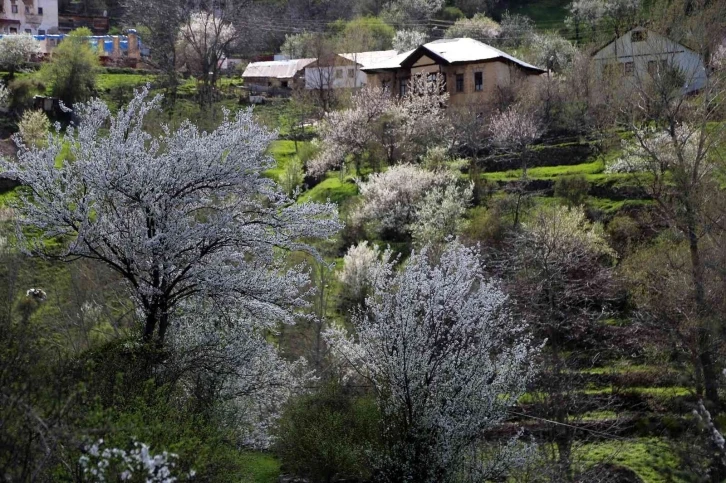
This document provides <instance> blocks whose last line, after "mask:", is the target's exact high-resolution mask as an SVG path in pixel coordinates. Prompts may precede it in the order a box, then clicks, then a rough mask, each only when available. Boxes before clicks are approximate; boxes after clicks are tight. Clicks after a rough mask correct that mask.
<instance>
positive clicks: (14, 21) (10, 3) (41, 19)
mask: <svg viewBox="0 0 726 483" xmlns="http://www.w3.org/2000/svg"><path fill="white" fill-rule="evenodd" d="M22 33H27V34H31V35H45V34H55V33H58V0H0V34H22Z"/></svg>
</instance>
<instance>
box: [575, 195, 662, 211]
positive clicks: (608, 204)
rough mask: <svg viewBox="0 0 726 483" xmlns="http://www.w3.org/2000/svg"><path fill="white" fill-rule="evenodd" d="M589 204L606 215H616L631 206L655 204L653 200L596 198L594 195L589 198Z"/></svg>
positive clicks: (641, 206)
mask: <svg viewBox="0 0 726 483" xmlns="http://www.w3.org/2000/svg"><path fill="white" fill-rule="evenodd" d="M587 204H588V206H590V207H591V208H594V209H596V210H598V211H602V212H603V213H604V214H606V215H616V214H617V213H619V212H620V211H622V210H624V209H629V208H643V207H645V206H650V205H652V204H653V202H652V201H651V200H611V199H609V198H595V197H593V196H591V197H589V198H588V199H587Z"/></svg>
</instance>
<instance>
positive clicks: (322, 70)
mask: <svg viewBox="0 0 726 483" xmlns="http://www.w3.org/2000/svg"><path fill="white" fill-rule="evenodd" d="M368 82H369V79H368V75H367V74H366V73H365V72H363V71H361V70H360V65H359V64H357V63H355V62H353V61H349V60H347V59H345V58H343V57H339V56H336V58H335V59H334V60H332V61H328V62H315V63H313V64H310V65H309V66H308V67H305V88H306V89H320V87H321V86H322V87H323V88H324V89H354V88H357V87H363V86H365V85H367V84H368Z"/></svg>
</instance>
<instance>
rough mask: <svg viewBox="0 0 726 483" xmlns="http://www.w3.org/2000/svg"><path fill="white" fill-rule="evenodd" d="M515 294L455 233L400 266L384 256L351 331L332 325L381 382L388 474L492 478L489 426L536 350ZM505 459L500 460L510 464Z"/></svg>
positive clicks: (340, 342)
mask: <svg viewBox="0 0 726 483" xmlns="http://www.w3.org/2000/svg"><path fill="white" fill-rule="evenodd" d="M506 299H507V297H506V296H505V295H504V294H503V293H502V292H501V290H500V289H499V288H498V286H497V283H496V282H494V281H490V280H487V279H486V278H485V277H484V275H483V272H482V268H481V266H480V264H479V261H478V259H477V257H476V255H475V253H474V251H473V250H472V249H469V248H466V247H464V246H463V245H461V244H459V243H458V242H453V243H451V244H450V245H448V247H447V248H446V250H445V251H444V252H443V253H442V255H441V257H440V263H438V264H434V263H432V262H431V261H430V257H429V253H428V250H427V249H423V250H422V251H420V252H415V253H413V254H412V256H411V258H410V260H409V261H408V263H407V264H406V265H405V266H404V267H403V268H402V269H401V271H399V272H395V271H394V266H393V264H392V263H390V262H381V270H380V271H379V272H378V275H377V277H376V280H375V283H374V290H373V293H372V295H371V296H370V297H369V299H368V302H367V306H368V307H367V310H366V311H363V312H359V313H357V314H356V315H355V316H354V317H353V334H351V335H348V334H346V332H345V331H344V330H343V329H331V330H329V331H328V332H327V334H326V336H327V339H328V341H329V343H330V344H331V346H332V347H333V350H334V351H335V353H336V354H338V355H339V356H340V357H342V358H343V359H344V360H345V361H347V362H348V363H349V364H350V366H351V367H352V368H353V369H354V370H355V371H356V372H357V373H358V374H359V375H360V376H361V377H363V378H364V379H365V380H367V381H368V382H369V383H370V384H371V385H372V386H373V388H374V390H375V393H376V395H377V397H378V401H379V405H380V408H381V411H382V413H383V419H384V421H385V427H384V430H383V440H384V447H385V449H384V450H383V452H382V454H379V455H377V458H376V464H377V466H378V470H379V471H380V472H381V473H382V474H383V475H384V477H385V481H416V482H420V483H433V482H438V483H441V482H450V481H484V480H487V479H488V478H490V477H492V476H493V474H492V473H491V471H492V467H491V466H489V465H487V464H486V461H483V457H482V455H481V453H480V450H481V449H482V447H481V446H480V444H481V443H482V442H483V439H482V438H483V433H484V432H485V431H486V430H487V429H492V428H493V427H495V426H496V425H497V424H498V423H500V422H501V421H503V419H504V418H505V417H506V414H507V408H508V407H509V406H511V405H512V404H514V403H515V402H516V400H517V399H518V397H519V396H520V395H521V394H522V393H523V392H524V390H525V385H526V384H527V382H528V381H529V380H530V377H531V375H532V369H533V368H532V359H533V350H532V348H531V346H530V344H529V343H528V341H527V339H526V337H524V336H523V333H522V324H521V322H519V321H515V320H513V319H512V318H510V317H509V316H508V315H507V312H506V309H505V303H506ZM505 463H506V462H505V461H503V460H500V461H498V462H497V464H498V466H499V467H500V468H501V467H502V466H506V464H505Z"/></svg>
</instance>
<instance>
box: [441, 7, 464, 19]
mask: <svg viewBox="0 0 726 483" xmlns="http://www.w3.org/2000/svg"><path fill="white" fill-rule="evenodd" d="M436 16H437V17H438V18H440V19H441V20H448V21H450V22H455V21H457V20H459V19H461V18H465V17H466V15H464V12H462V11H461V9H460V8H457V7H452V6H448V7H444V8H442V9H441V11H440V12H439V13H438V14H437V15H436Z"/></svg>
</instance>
